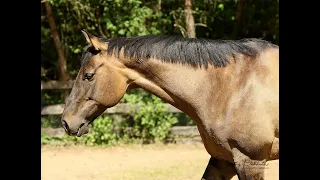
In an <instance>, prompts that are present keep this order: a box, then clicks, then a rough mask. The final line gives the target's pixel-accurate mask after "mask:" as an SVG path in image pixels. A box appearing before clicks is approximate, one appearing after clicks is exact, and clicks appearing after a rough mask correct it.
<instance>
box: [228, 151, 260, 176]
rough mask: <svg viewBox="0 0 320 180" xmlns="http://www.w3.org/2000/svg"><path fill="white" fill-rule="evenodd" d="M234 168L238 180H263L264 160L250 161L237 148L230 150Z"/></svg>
mask: <svg viewBox="0 0 320 180" xmlns="http://www.w3.org/2000/svg"><path fill="white" fill-rule="evenodd" d="M232 154H233V159H234V162H235V168H236V171H237V174H238V177H239V179H240V180H264V179H265V178H264V170H265V164H266V160H252V159H250V158H249V157H248V156H246V155H244V154H243V153H242V152H240V151H239V150H238V149H237V148H233V149H232Z"/></svg>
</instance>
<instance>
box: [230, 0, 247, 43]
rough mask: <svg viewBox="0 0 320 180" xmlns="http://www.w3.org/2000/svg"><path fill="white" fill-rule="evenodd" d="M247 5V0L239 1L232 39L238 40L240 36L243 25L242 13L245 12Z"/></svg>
mask: <svg viewBox="0 0 320 180" xmlns="http://www.w3.org/2000/svg"><path fill="white" fill-rule="evenodd" d="M245 4H246V0H239V1H238V2H237V7H236V16H235V20H236V22H235V24H234V27H233V33H232V37H233V39H236V38H237V37H238V34H239V30H240V29H241V25H242V12H243V7H244V6H245Z"/></svg>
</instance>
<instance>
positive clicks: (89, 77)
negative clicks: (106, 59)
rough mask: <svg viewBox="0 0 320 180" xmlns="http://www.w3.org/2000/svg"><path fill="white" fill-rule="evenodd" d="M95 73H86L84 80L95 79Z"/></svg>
mask: <svg viewBox="0 0 320 180" xmlns="http://www.w3.org/2000/svg"><path fill="white" fill-rule="evenodd" d="M93 75H94V73H86V74H85V75H84V79H87V80H90V79H91V78H92V77H93Z"/></svg>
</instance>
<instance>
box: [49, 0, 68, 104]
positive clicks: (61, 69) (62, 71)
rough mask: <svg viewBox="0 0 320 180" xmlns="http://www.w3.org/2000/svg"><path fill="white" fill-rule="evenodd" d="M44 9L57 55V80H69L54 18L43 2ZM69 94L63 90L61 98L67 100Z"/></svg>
mask: <svg viewBox="0 0 320 180" xmlns="http://www.w3.org/2000/svg"><path fill="white" fill-rule="evenodd" d="M45 7H46V12H47V18H48V22H49V26H50V30H51V35H52V38H53V43H54V46H55V48H56V50H57V53H58V73H59V74H58V78H59V80H60V81H67V80H69V79H70V77H69V75H68V73H67V60H66V57H65V54H64V52H63V48H62V45H61V42H60V39H59V34H58V32H57V27H56V24H55V22H54V18H53V15H52V9H51V5H50V4H49V3H48V1H46V2H45ZM68 94H69V91H68V90H64V91H63V98H64V99H65V98H67V96H68Z"/></svg>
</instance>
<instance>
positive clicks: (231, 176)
mask: <svg viewBox="0 0 320 180" xmlns="http://www.w3.org/2000/svg"><path fill="white" fill-rule="evenodd" d="M201 180H238V178H237V174H236V170H235V168H234V165H233V164H231V163H229V162H227V161H224V160H219V159H216V158H213V157H211V158H210V160H209V163H208V165H207V168H206V170H205V172H204V174H203V176H202V178H201Z"/></svg>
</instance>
